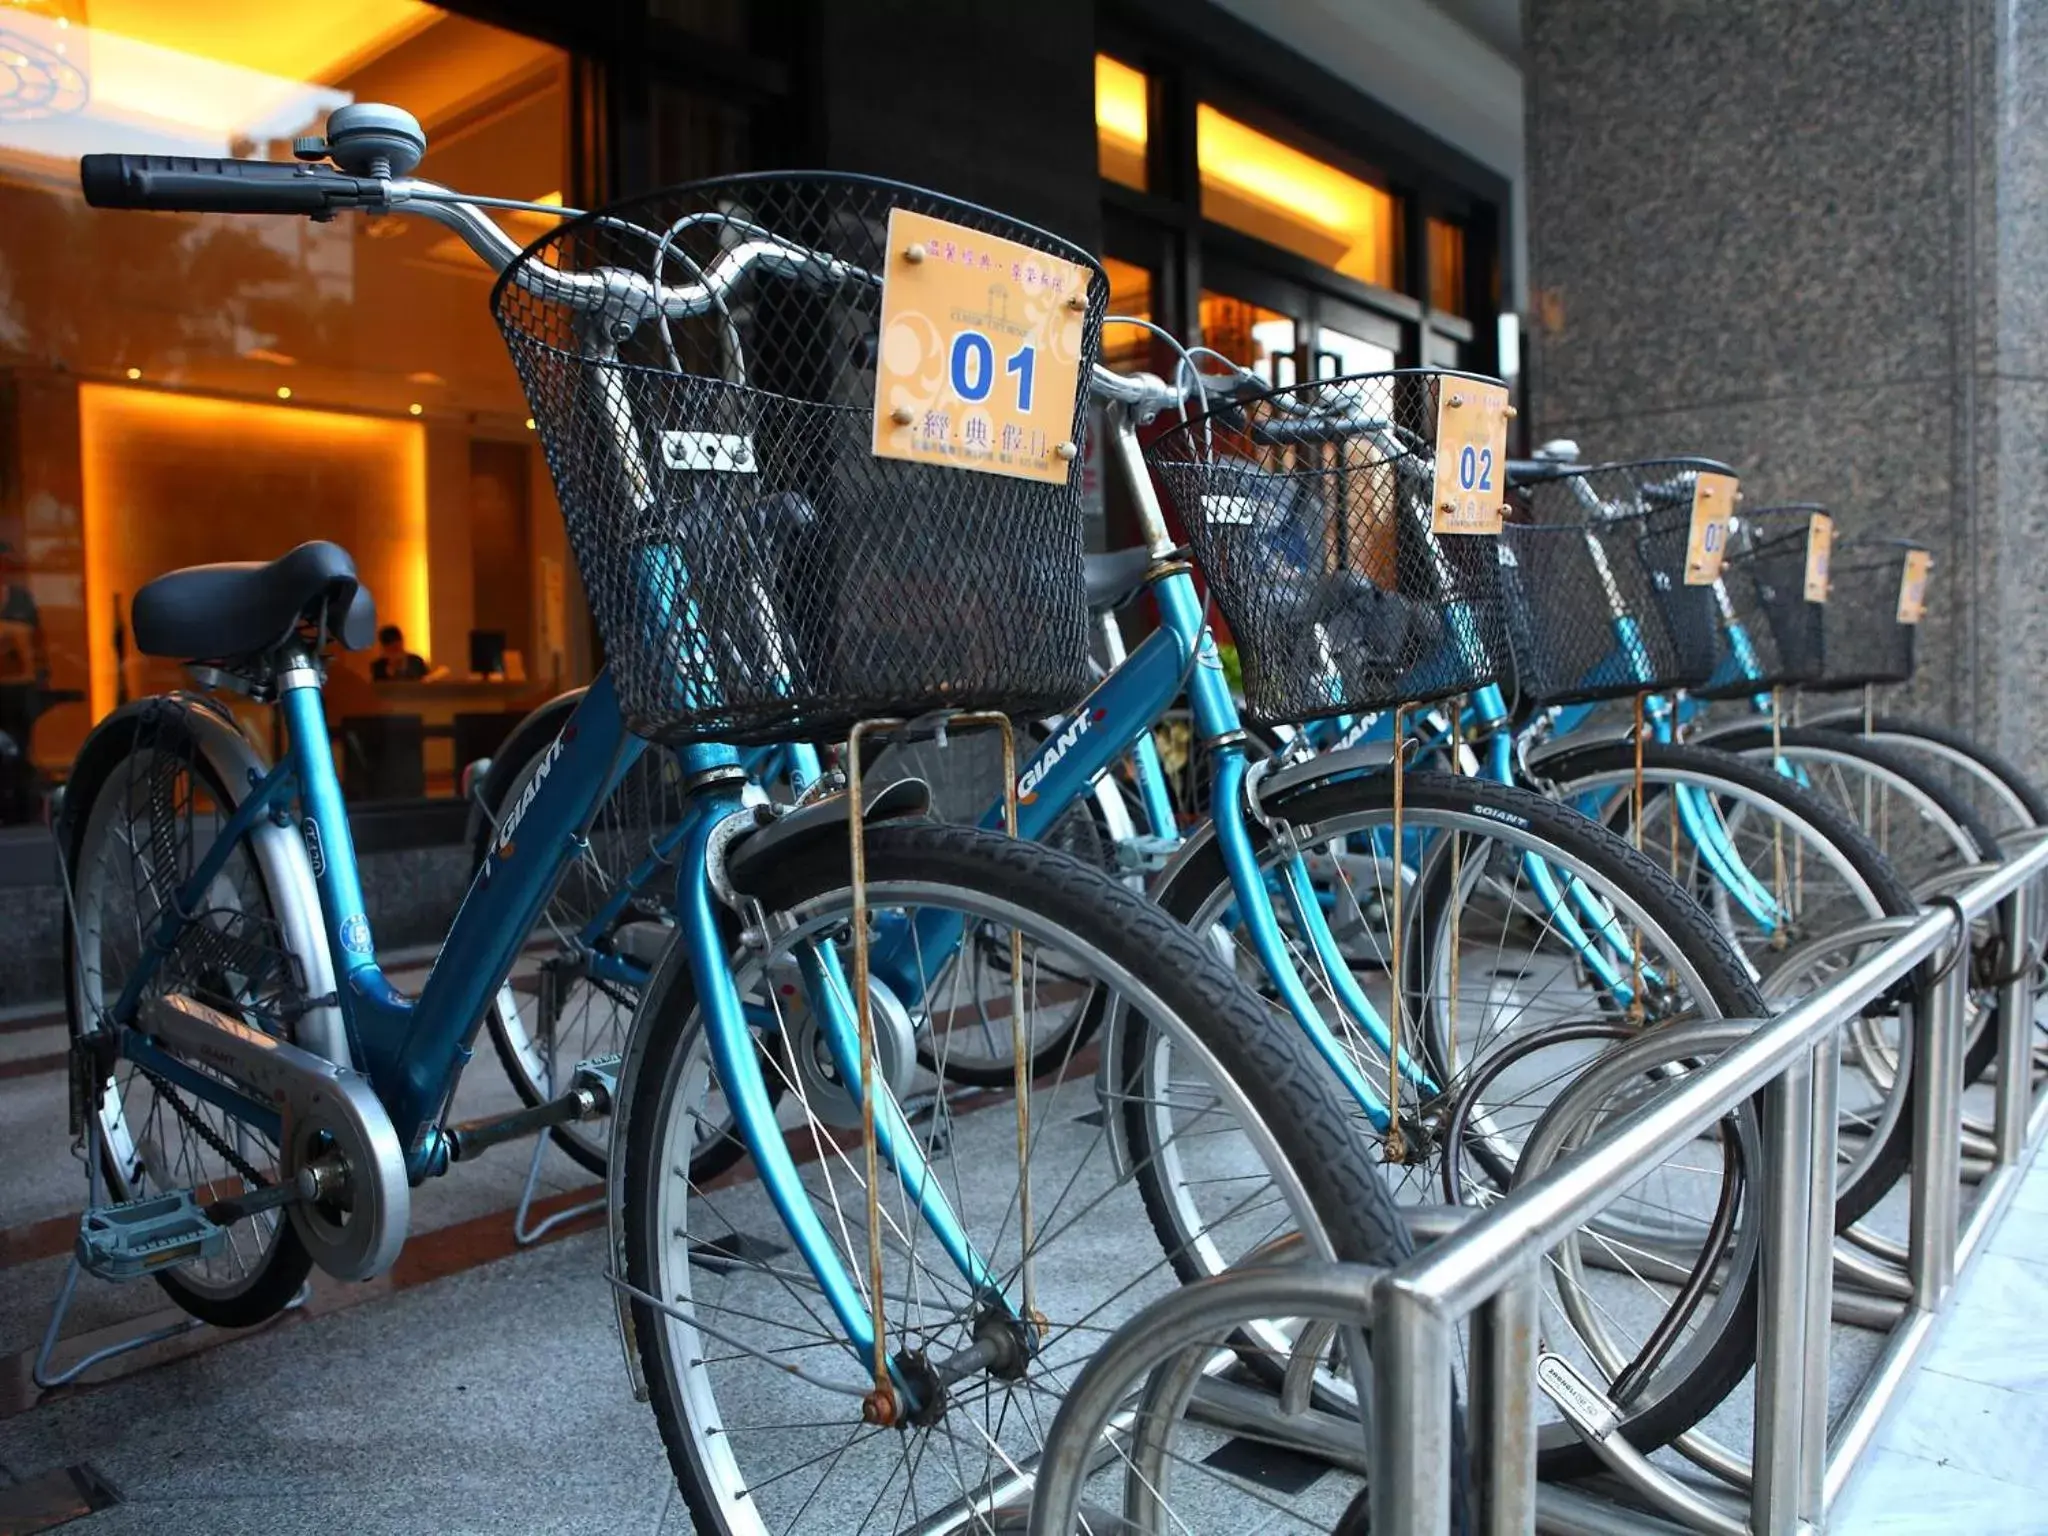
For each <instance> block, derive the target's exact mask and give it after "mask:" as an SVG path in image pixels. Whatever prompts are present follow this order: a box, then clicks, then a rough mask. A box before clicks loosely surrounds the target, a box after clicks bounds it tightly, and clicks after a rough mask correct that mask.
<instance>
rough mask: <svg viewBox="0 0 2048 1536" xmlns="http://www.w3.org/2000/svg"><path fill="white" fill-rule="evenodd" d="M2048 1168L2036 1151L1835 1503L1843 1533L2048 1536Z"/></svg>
mask: <svg viewBox="0 0 2048 1536" xmlns="http://www.w3.org/2000/svg"><path fill="white" fill-rule="evenodd" d="M2043 1318H2048V1162H2043V1161H2042V1160H2041V1159H2040V1158H2039V1157H2038V1156H2037V1157H2036V1158H2035V1160H2034V1164H2033V1166H2032V1167H2030V1168H2029V1170H2028V1172H2027V1176H2026V1178H2025V1180H2024V1181H2023V1182H2022V1183H2021V1185H2020V1188H2019V1191H2018V1193H2017V1194H2016V1195H2015V1197H2014V1199H2013V1202H2012V1204H2011V1205H2010V1206H2008V1207H2007V1208H2006V1212H2005V1215H2004V1217H2003V1218H2002V1219H2001V1220H2000V1222H1999V1225H1998V1228H1997V1230H1995V1231H1994V1232H1993V1233H1992V1234H1991V1236H1990V1238H1989V1241H1988V1245H1987V1247H1986V1250H1985V1251H1984V1252H1981V1253H1980V1254H1978V1256H1977V1258H1976V1261H1975V1262H1974V1263H1973V1264H1972V1265H1971V1266H1970V1268H1969V1269H1968V1270H1967V1271H1966V1272H1965V1273H1964V1275H1963V1277H1962V1280H1961V1281H1960V1283H1959V1284H1958V1286H1957V1290H1956V1295H1955V1299H1954V1302H1953V1303H1952V1304H1951V1306H1950V1307H1949V1309H1948V1313H1947V1315H1946V1316H1945V1317H1944V1318H1943V1320H1942V1322H1941V1324H1940V1328H1939V1331H1938V1333H1937V1334H1936V1336H1935V1339H1934V1342H1933V1345H1932V1347H1931V1348H1930V1349H1929V1350H1928V1351H1927V1353H1925V1354H1924V1355H1922V1356H1921V1361H1920V1365H1919V1368H1918V1369H1917V1371H1916V1372H1915V1373H1914V1376H1913V1379H1912V1382H1911V1383H1910V1385H1909V1386H1908V1388H1907V1390H1906V1392H1905V1393H1904V1395H1903V1398H1902V1400H1901V1401H1900V1402H1899V1403H1898V1404H1897V1405H1896V1406H1895V1407H1894V1409H1893V1411H1892V1413H1891V1415H1890V1416H1889V1418H1888V1419H1887V1420H1886V1422H1885V1424H1884V1427H1883V1428H1882V1430H1881V1431H1880V1432H1879V1434H1878V1437H1877V1443H1876V1445H1875V1447H1874V1448H1873V1449H1872V1450H1871V1451H1870V1453H1869V1454H1868V1456H1867V1457H1866V1458H1865V1460H1864V1462H1863V1465H1862V1466H1860V1467H1859V1468H1858V1469H1857V1471H1856V1474H1855V1476H1854V1477H1853V1478H1852V1479H1851V1481H1850V1483H1849V1486H1848V1487H1847V1488H1846V1489H1844V1490H1843V1494H1842V1497H1841V1499H1840V1501H1839V1502H1838V1503H1837V1505H1836V1507H1835V1515H1834V1519H1833V1520H1832V1521H1830V1522H1829V1527H1828V1528H1829V1530H1830V1531H1831V1532H1836V1533H1839V1536H1890V1533H1893V1532H1915V1533H1917V1532H1925V1531H1968V1532H1971V1533H1973V1536H1994V1533H2018V1532H2040V1531H2048V1333H2044V1332H2043V1330H2042V1326H2041V1324H2042V1319H2043Z"/></svg>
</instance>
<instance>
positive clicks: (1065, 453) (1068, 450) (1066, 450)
mask: <svg viewBox="0 0 2048 1536" xmlns="http://www.w3.org/2000/svg"><path fill="white" fill-rule="evenodd" d="M1080 451H1081V450H1080V449H1078V448H1076V447H1075V446H1074V445H1073V444H1072V443H1061V444H1060V445H1059V447H1057V448H1055V449H1053V452H1054V453H1055V454H1057V455H1059V457H1061V458H1063V459H1071V458H1072V457H1074V455H1075V454H1077V453H1079V452H1080Z"/></svg>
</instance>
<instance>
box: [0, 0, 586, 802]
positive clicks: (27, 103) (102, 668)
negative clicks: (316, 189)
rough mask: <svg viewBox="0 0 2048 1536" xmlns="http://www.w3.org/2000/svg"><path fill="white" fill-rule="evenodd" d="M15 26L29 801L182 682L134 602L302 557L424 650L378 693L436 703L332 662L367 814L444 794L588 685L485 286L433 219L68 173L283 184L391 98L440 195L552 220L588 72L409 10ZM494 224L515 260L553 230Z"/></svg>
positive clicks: (347, 766)
mask: <svg viewBox="0 0 2048 1536" xmlns="http://www.w3.org/2000/svg"><path fill="white" fill-rule="evenodd" d="M88 23H89V24H88ZM7 27H8V35H9V43H8V46H9V47H11V48H14V49H16V50H17V54H18V56H19V57H22V58H24V59H27V60H29V61H30V62H29V63H28V64H26V65H22V66H17V67H16V68H15V69H14V70H13V71H12V72H7V71H0V587H4V589H5V590H4V592H0V609H4V612H5V614H6V616H7V617H8V618H9V619H10V620H11V621H12V623H11V628H12V631H13V632H14V633H16V634H18V635H21V636H24V637H26V641H25V643H24V644H22V645H19V646H17V647H16V648H15V653H11V654H5V655H0V731H4V732H5V733H7V734H8V735H9V736H10V737H12V738H14V744H15V745H16V746H17V747H20V748H23V749H25V754H26V755H25V757H24V758H22V759H20V761H21V762H23V764H24V768H23V770H22V771H23V772H33V774H34V775H35V776H36V777H35V780H34V784H33V786H32V790H33V794H32V795H31V798H33V797H34V795H39V794H40V793H41V792H42V791H44V790H46V789H47V787H48V785H49V784H50V783H51V782H53V781H55V780H56V779H58V778H60V777H61V775H62V773H63V771H64V769H65V768H66V766H67V765H68V764H69V762H70V759H71V757H72V754H73V753H74V752H75V750H76V749H77V747H78V745H79V742H80V741H81V739H82V738H83V736H84V734H85V732H86V730H87V729H88V727H89V726H90V724H91V722H92V721H93V720H94V719H95V718H97V717H98V716H99V715H101V714H103V713H105V712H106V711H107V710H109V709H111V708H112V707H114V705H115V704H116V703H117V702H119V701H120V700H121V699H123V698H127V697H132V696H135V695H137V694H141V693H144V692H148V691H152V690H156V689H160V688H165V687H170V686H176V685H177V684H178V683H179V682H180V681H182V677H181V673H180V669H179V667H178V665H177V664H176V663H175V662H174V661H170V660H165V659H159V658H154V657H143V656H140V655H138V654H137V653H136V652H135V649H134V646H133V644H132V634H131V631H130V627H129V620H128V614H129V609H130V605H131V603H132V600H133V597H134V593H135V590H136V588H137V587H139V586H140V585H142V583H144V582H145V581H148V580H149V579H150V578H152V577H154V576H157V575H159V574H161V573H162V572H164V571H166V570H169V569H171V568H172V567H175V566H181V565H189V564H193V563H197V562H201V561H209V560H268V559H272V558H274V557H276V556H278V555H280V554H283V553H284V552H285V551H286V550H288V549H289V548H291V547H292V546H293V545H295V544H297V543H299V542H301V541H302V540H306V539H313V538H328V539H332V540H334V541H335V542H337V543H339V544H341V545H342V546H343V547H344V548H346V549H348V550H349V551H350V552H351V553H352V554H353V555H354V557H355V560H356V564H357V567H358V569H359V570H360V571H361V573H362V575H363V578H364V581H365V583H366V584H367V585H368V587H369V588H370V590H371V592H372V593H373V594H374V596H375V598H376V602H377V608H378V614H379V617H380V619H381V620H383V621H384V622H386V623H389V624H395V625H397V626H398V627H399V628H400V629H401V630H402V631H403V649H402V652H401V653H399V654H398V655H397V656H396V657H395V664H394V665H390V666H387V667H386V668H384V669H383V670H385V671H395V672H397V673H399V674H400V675H401V677H403V675H404V674H406V673H408V672H412V671H416V670H418V669H416V668H413V667H412V666H411V665H410V664H409V663H408V662H407V661H406V660H405V657H406V655H412V656H417V657H419V658H420V659H421V661H422V662H423V663H424V665H425V668H426V670H427V674H428V675H427V679H426V680H414V681H405V680H400V681H384V680H380V678H379V677H378V676H376V675H375V673H374V671H373V667H372V662H373V656H372V655H370V654H362V655H353V656H346V657H343V658H341V659H340V660H339V662H338V664H337V665H336V666H335V668H334V669H333V675H332V683H331V687H330V692H329V708H330V717H331V721H332V724H333V726H334V730H335V737H336V747H337V754H338V756H340V758H341V760H342V763H343V771H344V775H345V778H346V779H347V781H348V782H347V786H346V787H347V788H348V789H349V791H350V792H351V794H354V795H356V796H358V797H360V796H362V795H363V794H365V793H369V792H371V791H373V790H377V789H381V790H382V791H383V792H385V793H392V794H419V793H423V792H427V793H449V792H451V791H452V789H453V786H454V783H455V775H456V773H457V771H458V768H459V763H458V758H459V757H463V756H469V755H481V752H479V751H478V750H477V745H478V744H479V743H482V744H483V745H482V751H483V752H488V751H489V750H490V744H489V743H488V742H487V741H486V740H485V738H487V737H488V736H489V735H490V734H491V732H492V730H493V729H495V728H496V727H495V724H494V722H495V721H499V720H509V718H510V717H511V716H512V715H513V714H515V713H516V712H518V711H521V710H523V709H524V708H526V707H527V706H528V705H529V704H530V703H531V702H532V701H533V699H534V698H535V697H537V696H538V695H540V694H542V693H544V692H546V691H547V690H549V689H551V688H553V687H554V686H556V684H557V683H558V682H569V683H573V682H577V681H581V680H583V679H584V678H586V677H587V676H588V675H589V669H590V656H589V643H588V639H587V635H588V625H587V622H586V621H585V620H584V618H583V616H582V608H581V599H580V594H579V593H578V592H577V590H576V584H575V579H574V576H573V569H574V568H573V566H572V565H571V564H570V563H569V554H568V550H567V547H566V542H565V540H564V537H563V531H562V527H561V520H560V516H559V514H558V512H557V511H556V508H555V503H554V499H553V495H552V492H551V491H550V489H549V482H548V477H547V474H546V471H545V467H544V466H543V464H542V462H541V456H540V454H539V452H538V449H537V444H536V440H535V438H534V436H533V434H532V432H531V430H530V424H529V423H528V421H527V419H526V406H525V403H524V401H523V399H522V396H521V394H520V390H519V385H518V381H517V379H516V377H515V376H514V374H513V370H512V367H511V363H510V360H509V358H508V357H507V355H506V352H505V348H504V344H503V343H502V342H501V341H500V340H499V337H498V332H497V328H496V326H495V325H494V324H493V322H492V320H491V316H490V309H489V294H490V285H491V281H492V279H491V275H490V273H488V272H487V271H486V270H485V269H484V268H483V267H481V266H480V265H479V264H478V263H477V262H476V261H475V260H474V259H473V258H472V257H471V256H470V255H469V253H468V251H467V250H466V248H465V247H463V246H462V245H461V244H460V243H459V242H458V241H456V240H455V239H453V238H452V237H451V236H449V235H448V234H447V233H446V232H445V231H442V230H439V229H437V228H436V227H435V226H433V225H430V224H426V223H423V222H420V221H417V220H402V219H396V218H384V219H365V218H361V217H356V216H347V217H343V218H340V219H337V220H335V221H334V222H332V223H327V224H316V223H313V222H311V221H309V220H306V219H284V218H255V217H230V216H225V215H205V216H201V215H184V214H159V213H107V212H99V211H95V210H92V209H88V208H86V207H85V205H84V203H83V201H82V200H81V198H80V197H79V194H78V157H79V155H81V154H83V153H87V152H90V151H94V150H125V151H135V152H143V153H155V154H180V155H204V156H219V155H234V156H240V157H244V158H255V159H269V160H286V159H289V158H290V155H291V140H292V138H293V136H294V135H297V134H304V133H313V132H318V131H319V129H320V127H321V125H322V123H323V122H324V121H325V118H326V116H327V114H328V113H329V112H331V111H332V110H333V109H334V108H336V107H338V106H340V105H342V104H344V103H346V102H349V101H354V100H368V101H390V102H395V103H397V104H399V105H401V106H404V107H405V108H406V109H407V110H409V111H411V112H412V113H414V114H415V115H416V116H417V117H418V118H419V119H420V121H421V122H422V124H423V125H424V126H425V128H426V130H427V134H428V140H429V149H428V155H427V160H426V163H425V165H424V167H423V173H424V174H425V175H427V176H430V177H432V178H433V179H434V180H437V181H442V182H447V183H449V184H451V185H455V186H458V187H465V188H473V189H475V190H477V191H480V192H490V193H496V194H500V195H505V196H511V197H520V198H526V199H532V200H537V201H548V202H560V201H562V198H563V195H564V189H565V187H566V186H567V183H568V166H567V163H566V145H565V131H564V125H565V123H566V121H567V118H568V112H567V100H566V91H567V58H566V56H565V55H564V54H562V53H561V52H560V51H558V50H556V49H554V48H551V47H548V46H547V45H545V44H542V43H538V42H535V41H532V40H530V39H527V38H524V37H520V36H517V35H515V34H513V33H510V32H506V31H502V30H499V29H497V28H494V27H490V26H486V25H484V24H482V23H480V22H476V21H471V20H469V19H467V18H465V17H460V16H454V15H451V14H449V13H448V12H445V11H442V10H440V9H438V8H436V7H434V6H432V5H427V4H422V3H418V0H352V3H351V4H350V5H348V6H345V7H340V8H334V7H328V8H326V9H324V10H323V9H322V8H320V7H318V6H312V7H306V6H301V7H298V8H290V7H286V8H283V9H280V8H278V7H275V6H270V7H265V6H259V5H255V4H253V3H251V0H180V3H179V4H176V5H167V4H163V3H161V0H90V5H89V6H88V5H86V4H83V3H79V0H73V3H70V4H62V3H53V4H48V5H34V6H29V7H26V8H24V7H10V8H9V9H8V11H7ZM501 217H502V218H503V220H504V223H505V224H506V227H507V228H508V229H509V230H510V231H511V232H512V233H513V234H514V235H515V236H517V237H518V238H519V239H520V240H521V241H522V242H524V241H527V240H530V239H532V238H533V237H535V236H536V235H538V234H539V233H540V232H541V231H543V230H544V229H546V228H547V227H548V225H549V220H547V219H546V217H545V216H542V215H535V214H517V213H511V214H505V215H502V216H501ZM565 572H566V573H568V574H567V579H566V580H565V579H564V575H565ZM0 650H4V647H0ZM479 674H482V675H479ZM13 760H15V759H14V758H13V754H12V753H0V764H4V763H6V762H8V761H13ZM17 788H18V786H13V785H0V807H7V806H14V805H17V804H18V803H20V801H19V797H18V796H17V794H16V793H15V792H14V791H15V790H16V789H17ZM6 814H8V813H7V812H6V811H5V810H4V809H0V816H5V815H6Z"/></svg>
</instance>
